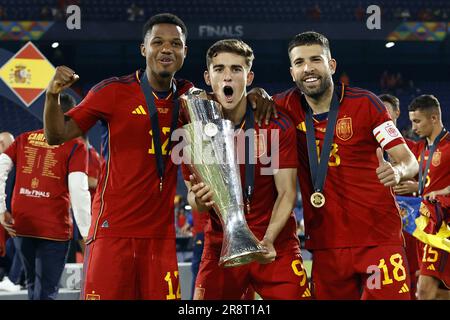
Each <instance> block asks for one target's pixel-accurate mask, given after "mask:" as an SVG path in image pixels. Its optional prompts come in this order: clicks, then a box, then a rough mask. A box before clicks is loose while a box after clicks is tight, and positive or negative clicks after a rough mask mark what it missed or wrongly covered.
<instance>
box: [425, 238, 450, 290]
mask: <svg viewBox="0 0 450 320" xmlns="http://www.w3.org/2000/svg"><path fill="white" fill-rule="evenodd" d="M418 243H419V244H418V248H419V254H420V258H421V263H420V274H421V275H424V276H431V277H434V278H437V279H439V280H440V281H441V282H442V285H441V287H442V288H447V289H450V263H449V261H448V256H449V253H448V252H447V251H444V250H441V249H436V248H433V247H431V246H430V245H427V244H424V243H423V242H420V241H418Z"/></svg>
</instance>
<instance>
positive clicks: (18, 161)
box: [0, 129, 91, 300]
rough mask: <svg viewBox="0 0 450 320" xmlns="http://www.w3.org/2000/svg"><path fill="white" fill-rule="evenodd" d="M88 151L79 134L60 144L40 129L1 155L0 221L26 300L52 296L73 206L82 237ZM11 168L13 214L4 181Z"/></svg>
mask: <svg viewBox="0 0 450 320" xmlns="http://www.w3.org/2000/svg"><path fill="white" fill-rule="evenodd" d="M87 160H88V159H87V149H86V145H85V143H84V141H83V140H82V139H80V138H77V139H73V140H71V141H69V142H66V143H64V144H61V145H58V146H50V145H48V144H47V142H46V141H45V137H44V133H43V130H42V129H41V130H36V131H30V132H25V133H23V134H21V135H19V136H18V137H17V139H16V140H15V141H14V142H13V144H12V145H11V146H10V147H9V148H8V149H7V150H6V151H5V152H4V153H2V154H1V155H0V222H1V224H2V225H3V227H4V228H5V229H6V230H7V231H8V233H9V234H10V235H11V236H12V237H13V240H14V245H15V247H16V250H17V254H19V255H20V259H21V261H22V265H23V267H24V269H25V275H26V279H27V289H28V298H29V299H30V300H49V299H51V300H54V299H56V298H57V294H58V288H59V281H60V278H61V275H62V272H63V270H64V266H65V262H66V256H67V252H68V250H69V240H70V239H71V238H72V218H71V215H70V211H69V207H70V205H71V206H72V210H73V213H74V217H75V220H76V222H77V224H78V226H79V228H80V232H81V235H82V236H83V237H84V238H86V237H87V234H88V230H89V225H90V204H91V201H90V196H89V192H88V178H87ZM13 166H15V168H16V171H15V185H14V191H13V196H12V205H11V213H10V212H8V211H7V210H6V206H5V182H6V178H7V175H8V173H9V171H10V170H11V169H12V167H13Z"/></svg>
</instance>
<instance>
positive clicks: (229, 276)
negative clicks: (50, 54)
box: [194, 253, 311, 300]
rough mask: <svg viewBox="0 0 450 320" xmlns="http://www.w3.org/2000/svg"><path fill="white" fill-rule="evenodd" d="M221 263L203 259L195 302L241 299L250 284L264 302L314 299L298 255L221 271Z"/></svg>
mask: <svg viewBox="0 0 450 320" xmlns="http://www.w3.org/2000/svg"><path fill="white" fill-rule="evenodd" d="M218 262H219V261H218V259H211V258H205V257H203V258H202V262H201V264H200V270H199V272H198V275H197V280H196V282H195V292H194V299H195V300H224V299H225V300H238V299H240V298H241V297H242V296H243V294H245V293H246V290H247V288H248V287H249V285H250V286H251V287H252V288H253V289H254V290H255V291H256V292H257V293H258V294H259V295H260V296H261V297H262V298H263V299H290V300H298V299H309V298H310V297H311V291H310V289H309V284H308V277H307V274H306V270H305V269H304V268H303V261H302V258H301V255H300V254H298V253H296V254H284V255H281V256H277V258H276V259H275V261H273V262H272V263H269V264H259V263H257V262H252V263H250V264H247V265H243V266H239V267H231V268H221V267H219V266H218Z"/></svg>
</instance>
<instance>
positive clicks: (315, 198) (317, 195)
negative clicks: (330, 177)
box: [310, 192, 325, 208]
mask: <svg viewBox="0 0 450 320" xmlns="http://www.w3.org/2000/svg"><path fill="white" fill-rule="evenodd" d="M310 200H311V204H312V205H313V206H314V207H316V208H321V207H323V205H324V204H325V196H324V195H323V193H322V192H314V193H313V194H312V195H311V199H310Z"/></svg>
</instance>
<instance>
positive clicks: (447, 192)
mask: <svg viewBox="0 0 450 320" xmlns="http://www.w3.org/2000/svg"><path fill="white" fill-rule="evenodd" d="M448 195H450V186H447V187H446V188H444V189H440V190H436V191H431V192H429V193H427V194H425V195H424V196H423V197H424V198H425V199H428V200H436V197H437V196H448Z"/></svg>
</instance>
